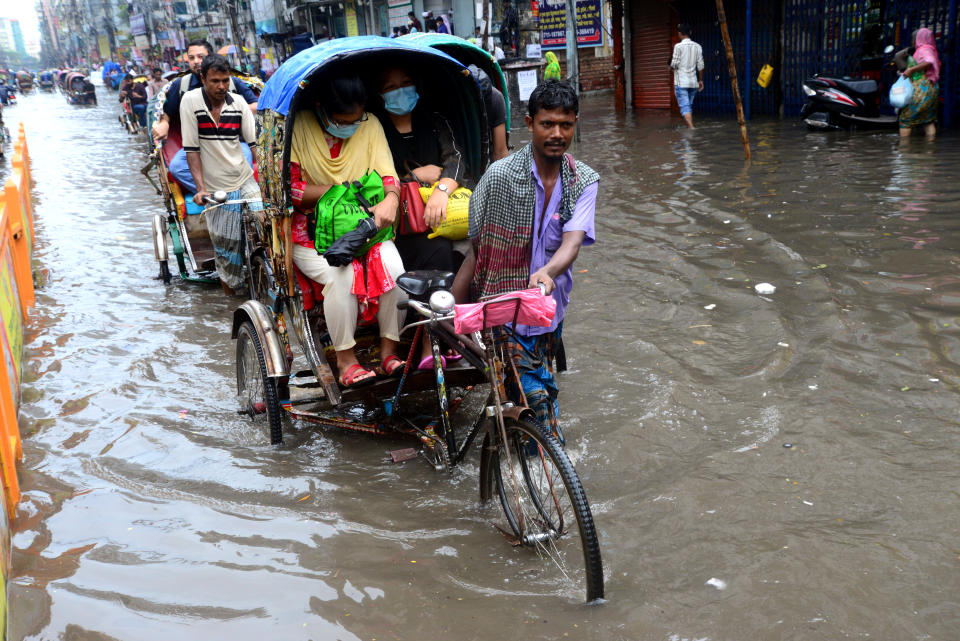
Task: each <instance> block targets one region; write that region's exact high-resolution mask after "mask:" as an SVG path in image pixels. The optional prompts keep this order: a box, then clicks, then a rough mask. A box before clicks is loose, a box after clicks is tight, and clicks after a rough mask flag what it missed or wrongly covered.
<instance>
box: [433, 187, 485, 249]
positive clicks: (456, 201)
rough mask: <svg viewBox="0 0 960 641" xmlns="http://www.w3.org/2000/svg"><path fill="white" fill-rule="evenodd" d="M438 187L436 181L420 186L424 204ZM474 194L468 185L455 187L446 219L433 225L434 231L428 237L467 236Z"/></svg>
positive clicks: (451, 237)
mask: <svg viewBox="0 0 960 641" xmlns="http://www.w3.org/2000/svg"><path fill="white" fill-rule="evenodd" d="M436 187H437V184H436V183H434V184H433V185H431V186H430V187H421V188H420V197H421V198H423V204H427V200H429V199H430V195H431V194H432V193H433V190H434V189H436ZM472 195H473V192H472V191H470V190H469V189H467V188H466V187H457V188H456V189H454V190H453V193H452V194H450V198H449V199H448V200H447V218H446V220H444V221H442V222H441V223H440V224H439V225H438V226H437V227H433V231H432V232H430V233H429V234H428V235H427V238H437V237H438V236H443V237H444V238H449V239H450V240H463V239H464V238H466V237H467V232H468V228H469V219H470V196H472Z"/></svg>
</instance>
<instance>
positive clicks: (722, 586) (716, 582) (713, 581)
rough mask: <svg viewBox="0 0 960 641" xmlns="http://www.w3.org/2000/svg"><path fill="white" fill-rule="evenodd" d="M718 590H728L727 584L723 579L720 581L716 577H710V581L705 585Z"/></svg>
mask: <svg viewBox="0 0 960 641" xmlns="http://www.w3.org/2000/svg"><path fill="white" fill-rule="evenodd" d="M704 585H709V586H712V587H715V588H717V589H718V590H725V589H727V582H726V581H724V580H723V579H718V578H716V577H710V579H709V580H708V581H707V582H706V583H705V584H704Z"/></svg>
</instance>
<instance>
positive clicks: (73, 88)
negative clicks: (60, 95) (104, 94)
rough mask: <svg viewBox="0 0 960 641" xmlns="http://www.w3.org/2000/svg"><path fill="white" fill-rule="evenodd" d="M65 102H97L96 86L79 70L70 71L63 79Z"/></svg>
mask: <svg viewBox="0 0 960 641" xmlns="http://www.w3.org/2000/svg"><path fill="white" fill-rule="evenodd" d="M64 91H65V93H66V96H67V102H69V103H70V104H71V105H95V104H97V88H96V87H94V86H93V83H92V82H90V79H89V78H87V77H86V76H85V75H83V74H82V73H80V72H79V71H71V72H70V73H68V74H67V77H66V79H65V80H64Z"/></svg>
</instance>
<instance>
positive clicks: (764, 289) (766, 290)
mask: <svg viewBox="0 0 960 641" xmlns="http://www.w3.org/2000/svg"><path fill="white" fill-rule="evenodd" d="M753 288H754V289H755V290H756V292H757V293H758V294H760V295H761V296H766V295H768V294H772V293H773V292H775V291H777V288H776V287H774V286H773V285H771V284H770V283H757V284H756V285H754V286H753Z"/></svg>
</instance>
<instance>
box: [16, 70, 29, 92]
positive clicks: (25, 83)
mask: <svg viewBox="0 0 960 641" xmlns="http://www.w3.org/2000/svg"><path fill="white" fill-rule="evenodd" d="M17 88H18V89H20V93H22V94H24V95H26V94H28V93H30V92H31V91H33V75H32V74H31V73H30V72H29V71H18V72H17Z"/></svg>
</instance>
